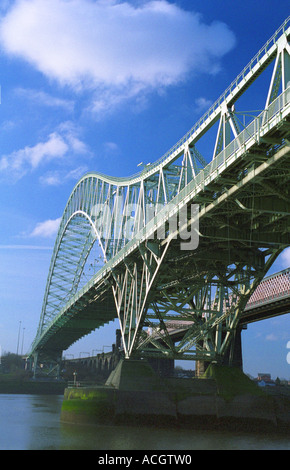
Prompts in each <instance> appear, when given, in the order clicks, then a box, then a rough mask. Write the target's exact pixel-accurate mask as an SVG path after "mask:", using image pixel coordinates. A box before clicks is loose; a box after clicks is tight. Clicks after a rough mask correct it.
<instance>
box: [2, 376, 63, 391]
mask: <svg viewBox="0 0 290 470" xmlns="http://www.w3.org/2000/svg"><path fill="white" fill-rule="evenodd" d="M65 388H66V382H52V381H45V380H33V379H29V378H26V377H22V376H20V377H17V376H15V375H13V374H0V394H15V395H20V394H21V395H63V394H64V391H65Z"/></svg>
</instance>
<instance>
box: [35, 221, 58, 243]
mask: <svg viewBox="0 0 290 470" xmlns="http://www.w3.org/2000/svg"><path fill="white" fill-rule="evenodd" d="M60 221H61V217H60V218H58V219H55V220H46V221H45V222H40V223H38V224H37V225H36V227H35V228H34V230H33V231H32V232H31V234H30V236H31V237H41V238H50V237H54V236H55V235H56V233H57V231H58V228H59V225H60Z"/></svg>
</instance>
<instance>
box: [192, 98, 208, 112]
mask: <svg viewBox="0 0 290 470" xmlns="http://www.w3.org/2000/svg"><path fill="white" fill-rule="evenodd" d="M194 103H195V109H194V110H195V112H196V113H201V112H202V111H205V110H206V109H208V108H209V107H210V106H211V104H212V101H211V100H208V99H207V98H204V97H203V96H201V97H199V98H197V99H196V100H195V102H194Z"/></svg>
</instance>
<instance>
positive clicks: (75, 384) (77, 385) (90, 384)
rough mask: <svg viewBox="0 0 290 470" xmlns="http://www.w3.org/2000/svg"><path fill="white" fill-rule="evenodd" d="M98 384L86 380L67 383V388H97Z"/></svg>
mask: <svg viewBox="0 0 290 470" xmlns="http://www.w3.org/2000/svg"><path fill="white" fill-rule="evenodd" d="M96 386H97V384H96V382H92V381H91V382H88V381H84V380H81V381H80V380H76V381H69V382H68V383H67V388H87V387H96Z"/></svg>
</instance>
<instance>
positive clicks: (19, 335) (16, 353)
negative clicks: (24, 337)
mask: <svg viewBox="0 0 290 470" xmlns="http://www.w3.org/2000/svg"><path fill="white" fill-rule="evenodd" d="M20 331H21V321H20V322H19V330H18V340H17V352H16V354H17V356H18V352H19V340H20Z"/></svg>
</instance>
